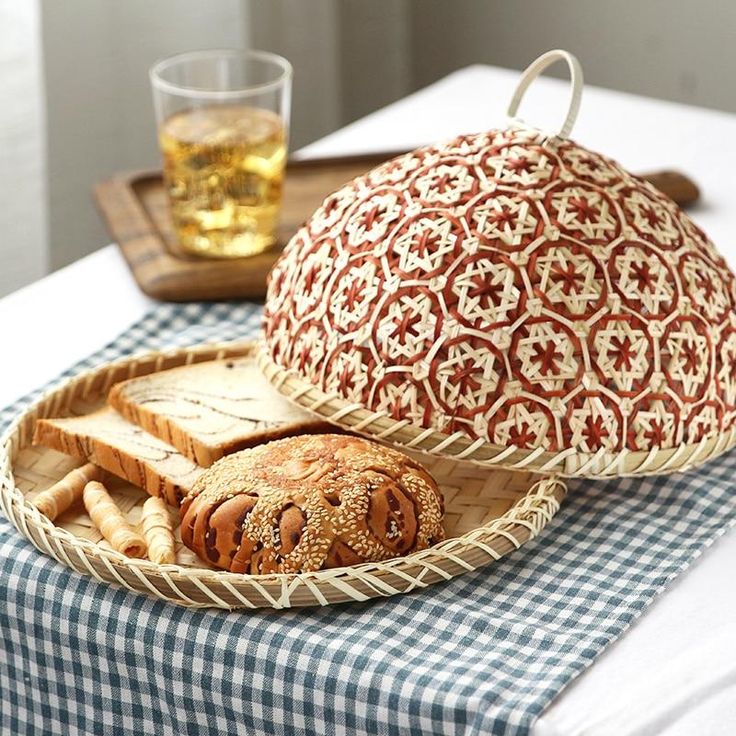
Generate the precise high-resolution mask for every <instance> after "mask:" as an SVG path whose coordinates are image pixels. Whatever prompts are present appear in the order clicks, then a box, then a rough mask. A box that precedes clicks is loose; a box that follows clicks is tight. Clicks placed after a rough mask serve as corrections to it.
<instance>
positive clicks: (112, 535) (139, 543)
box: [82, 480, 146, 557]
mask: <svg viewBox="0 0 736 736" xmlns="http://www.w3.org/2000/svg"><path fill="white" fill-rule="evenodd" d="M82 497H83V498H84V505H85V507H86V509H87V513H88V514H89V516H90V518H91V519H92V521H93V522H94V524H95V526H96V527H97V528H98V529H99V530H100V532H101V533H102V536H103V537H105V539H107V541H108V542H110V545H111V546H112V548H113V549H115V550H117V551H118V552H122V553H123V554H124V555H127V556H128V557H145V555H146V540H145V539H143V537H142V536H141V535H140V534H138V532H137V531H136V530H135V529H134V528H133V526H132V525H131V524H130V522H129V521H128V520H127V519H126V518H125V517H124V516H123V513H122V511H120V509H119V508H118V506H117V504H116V503H115V501H113V500H112V498H111V497H110V494H109V493H108V492H107V489H106V488H105V486H103V485H102V483H98V482H97V481H95V480H93V481H91V482H90V483H87V485H86V486H85V487H84V493H83V496H82Z"/></svg>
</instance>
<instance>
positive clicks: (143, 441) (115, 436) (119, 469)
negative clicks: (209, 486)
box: [33, 407, 203, 506]
mask: <svg viewBox="0 0 736 736" xmlns="http://www.w3.org/2000/svg"><path fill="white" fill-rule="evenodd" d="M33 442H34V444H37V445H44V446H45V447H51V448H53V449H54V450H59V451H60V452H64V453H66V454H67V455H73V456H75V457H80V458H83V459H85V460H89V461H90V462H93V463H94V464H95V465H99V466H100V467H102V468H104V469H105V470H109V471H110V472H111V473H113V474H114V475H117V476H119V477H120V478H124V479H125V480H127V481H130V482H131V483H133V484H134V485H136V486H138V487H139V488H143V489H144V490H145V491H147V492H148V493H150V494H151V495H152V496H160V497H161V498H163V499H164V500H165V501H166V502H167V503H169V504H171V505H172V506H179V503H180V501H181V499H182V498H183V497H184V496H185V495H186V494H187V493H188V492H189V491H190V490H191V488H192V485H193V484H194V481H195V480H196V479H197V478H198V477H199V476H200V475H201V474H202V472H203V468H200V467H199V466H198V465H196V464H195V463H193V462H192V461H191V460H190V459H189V458H188V457H184V455H182V454H181V453H180V452H178V451H177V450H176V448H174V447H171V445H167V444H166V443H165V442H162V441H161V440H160V439H158V438H157V437H153V436H152V435H150V434H148V432H145V431H144V430H142V429H141V428H140V427H137V426H136V425H135V424H131V423H130V422H129V421H127V420H126V419H124V418H123V417H121V416H120V414H118V413H117V412H116V411H114V410H113V409H111V408H109V407H104V408H103V409H99V410H98V411H95V412H93V413H92V414H86V415H85V416H80V417H69V418H63V419H39V420H38V421H37V422H36V429H35V434H34V437H33Z"/></svg>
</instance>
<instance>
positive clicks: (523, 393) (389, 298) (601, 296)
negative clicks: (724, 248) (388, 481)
mask: <svg viewBox="0 0 736 736" xmlns="http://www.w3.org/2000/svg"><path fill="white" fill-rule="evenodd" d="M558 59H564V60H565V61H567V63H568V65H569V66H570V69H571V72H572V84H571V88H572V101H571V104H570V109H569V113H568V117H567V119H566V121H565V124H564V126H563V128H562V131H561V132H560V133H559V134H549V133H545V132H543V131H541V130H538V129H536V128H533V127H530V126H529V125H526V124H525V123H523V122H522V121H520V120H519V119H517V118H514V117H513V116H514V115H515V113H516V109H517V107H518V104H519V101H520V99H521V97H522V95H523V93H524V91H525V90H526V88H527V86H528V85H529V83H530V82H531V81H532V79H533V78H534V77H535V76H536V75H537V74H539V73H540V71H542V70H543V69H544V68H545V67H546V66H548V65H549V64H550V63H552V62H554V61H556V60H558ZM581 86H582V74H581V72H580V68H579V65H578V63H577V61H576V60H575V59H574V57H572V56H571V55H569V54H567V53H566V52H559V51H555V52H550V53H549V54H546V55H545V56H543V57H541V58H540V59H538V60H537V62H535V63H534V64H532V66H531V67H529V69H527V71H526V72H525V73H524V75H523V77H522V80H521V83H520V85H519V88H518V90H517V93H516V95H515V96H514V99H513V101H512V105H511V107H510V114H511V116H512V119H511V121H510V123H509V125H508V127H506V128H503V129H499V130H491V131H488V132H485V133H480V134H476V135H461V136H458V137H457V138H455V139H453V140H451V141H448V142H446V143H443V144H439V145H432V146H426V147H424V148H420V149H418V150H416V151H414V152H412V153H409V154H407V155H403V156H400V157H398V158H395V159H393V160H391V161H389V162H387V163H386V164H384V165H382V166H379V167H378V168H376V169H374V170H373V171H371V172H369V173H368V174H366V175H365V176H361V177H358V178H357V179H355V180H353V181H351V182H350V183H348V184H347V185H345V186H344V187H343V188H341V189H339V190H338V191H336V192H335V193H334V194H332V195H331V196H330V197H328V198H327V199H326V200H325V202H324V204H323V205H322V206H321V207H320V208H319V209H318V210H317V211H316V212H315V213H314V215H313V217H312V218H311V219H310V220H309V221H308V222H307V223H306V224H305V226H304V227H303V228H302V229H301V230H300V231H299V232H298V233H297V234H296V235H295V236H294V238H293V239H292V240H291V242H290V243H289V245H288V247H287V248H286V250H285V252H284V255H283V256H282V258H281V259H280V261H279V262H278V263H277V264H276V266H275V268H274V270H273V271H272V274H271V277H270V286H269V291H268V298H267V303H266V311H265V333H266V340H267V354H266V355H265V356H264V357H263V359H262V367H263V368H264V370H265V371H266V373H267V375H268V376H269V377H270V379H271V380H272V382H273V383H274V384H275V385H277V386H278V387H279V388H280V390H281V391H282V392H283V393H286V394H287V395H289V396H291V397H292V398H293V399H294V400H296V401H298V402H299V403H300V404H302V405H304V406H307V407H309V408H311V409H313V410H315V411H317V412H318V413H320V414H322V415H323V416H326V417H328V418H331V419H332V420H333V421H337V422H339V423H341V424H343V425H347V426H351V427H353V428H354V429H358V430H360V431H362V432H364V433H366V434H368V435H373V436H380V437H383V438H385V439H390V440H392V441H393V442H395V443H398V444H403V445H404V446H409V447H417V448H420V449H422V450H425V451H429V452H436V453H440V454H444V455H452V456H455V457H464V458H468V459H471V460H475V461H477V462H483V463H490V464H502V465H506V466H509V467H515V468H519V467H525V468H533V469H535V470H539V471H545V472H550V471H554V472H562V473H566V474H572V475H591V476H595V475H611V474H623V473H652V472H663V471H669V470H676V469H682V468H685V467H688V466H692V465H695V464H697V463H700V462H703V461H705V460H706V459H708V458H709V457H712V456H714V455H715V454H718V453H720V452H722V451H724V450H726V449H728V448H729V447H731V446H732V445H733V444H734V440H735V438H736V430H735V427H736V311H735V309H734V305H735V304H736V301H735V299H736V296H735V294H736V292H735V285H734V276H733V274H732V272H731V271H730V270H729V268H728V267H727V265H726V263H725V262H724V260H723V258H722V257H721V256H720V255H719V254H718V252H717V251H716V249H715V247H714V245H713V244H712V243H711V242H710V240H708V238H707V237H706V235H705V234H704V233H703V232H702V231H701V230H700V229H699V228H698V227H697V226H696V225H695V224H694V223H693V221H692V220H691V219H690V218H689V217H688V216H687V215H686V214H685V213H684V212H682V211H681V210H680V209H679V207H678V206H677V205H676V204H675V203H674V202H672V201H671V200H670V199H668V198H667V197H666V196H665V195H663V194H661V193H660V192H659V191H657V190H656V189H655V188H654V187H652V186H651V185H650V184H648V183H647V182H645V181H643V180H641V179H639V178H637V177H635V176H633V175H632V174H630V173H628V172H627V171H626V170H625V169H623V168H622V167H621V166H620V165H619V164H617V163H616V162H614V161H612V160H611V159H609V158H607V157H605V156H603V155H601V154H598V153H595V152H592V151H589V150H587V149H585V148H583V147H582V146H580V145H578V144H576V143H573V142H572V141H571V140H569V139H568V138H567V135H568V133H569V131H570V129H571V127H572V124H573V122H574V119H575V116H576V114H577V109H578V106H579V102H580V93H581Z"/></svg>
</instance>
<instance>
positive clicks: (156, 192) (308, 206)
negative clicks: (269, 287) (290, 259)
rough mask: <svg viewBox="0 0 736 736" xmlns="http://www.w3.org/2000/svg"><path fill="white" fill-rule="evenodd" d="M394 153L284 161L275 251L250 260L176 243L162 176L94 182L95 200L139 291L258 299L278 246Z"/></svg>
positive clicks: (130, 175)
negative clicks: (190, 250) (191, 250)
mask: <svg viewBox="0 0 736 736" xmlns="http://www.w3.org/2000/svg"><path fill="white" fill-rule="evenodd" d="M399 153H401V152H400V151H399V152H394V153H391V152H384V153H375V154H367V155H360V156H347V157H344V158H329V159H313V160H309V161H290V162H289V163H288V165H287V167H286V180H285V186H284V201H283V204H282V210H281V224H280V227H279V230H278V235H277V245H276V247H274V248H273V249H272V250H270V251H268V252H267V253H261V254H259V255H256V256H250V257H248V258H234V259H227V258H226V259H222V258H201V257H197V256H192V255H188V254H187V253H185V252H183V251H182V250H181V249H180V248H179V245H178V243H177V241H176V235H175V233H174V228H173V223H172V221H171V212H170V210H169V203H168V199H167V194H166V189H165V188H164V183H163V179H162V175H161V172H160V171H124V172H121V173H119V174H116V175H115V176H113V177H112V178H111V179H108V180H106V181H103V182H101V183H99V184H98V185H97V186H96V187H95V189H94V197H95V201H96V203H97V206H98V208H99V210H100V213H101V214H102V216H103V218H104V219H105V222H106V223H107V226H108V229H109V231H110V234H111V235H112V237H113V238H114V239H115V240H116V242H117V243H118V244H119V246H120V249H121V250H122V252H123V255H124V256H125V260H126V261H127V262H128V265H129V266H130V270H131V271H132V272H133V276H134V277H135V280H136V281H137V282H138V286H140V288H141V290H142V291H143V292H144V293H145V294H148V296H151V297H153V298H154V299H161V300H162V301H172V302H185V301H208V300H210V301H214V300H220V299H262V298H263V297H264V296H265V293H266V276H267V275H268V272H269V271H270V270H271V266H273V264H274V262H275V261H276V259H277V258H278V257H279V255H280V253H281V250H282V249H283V247H284V245H286V243H287V242H288V241H289V239H290V238H291V236H292V235H293V234H294V233H295V232H296V231H297V230H298V229H299V227H301V225H302V223H304V221H305V220H306V219H307V218H308V217H309V216H310V215H311V214H312V212H314V210H316V209H317V207H319V205H320V204H321V203H322V200H323V199H324V198H325V197H326V196H327V195H328V194H329V193H330V192H332V191H334V190H335V189H337V188H338V187H340V186H342V185H343V184H344V183H345V182H348V181H350V180H351V179H353V178H355V177H356V176H360V175H361V174H363V173H365V172H366V171H369V170H370V169H372V168H373V167H374V166H377V165H378V164H380V163H382V162H383V161H386V160H387V159H389V158H391V157H393V156H397V155H399Z"/></svg>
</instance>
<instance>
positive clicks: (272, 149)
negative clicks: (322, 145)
mask: <svg viewBox="0 0 736 736" xmlns="http://www.w3.org/2000/svg"><path fill="white" fill-rule="evenodd" d="M159 139H160V144H161V151H162V153H163V158H164V178H165V180H166V185H167V187H168V191H169V197H170V200H171V210H172V214H173V217H174V225H175V227H176V231H177V234H178V236H179V243H180V245H181V246H182V247H183V248H184V249H185V250H187V251H189V252H192V253H196V254H198V255H203V256H211V257H212V256H214V257H222V258H234V257H239V256H249V255H254V254H256V253H261V252H262V251H264V250H266V249H267V248H268V247H269V246H271V245H272V244H273V242H274V240H275V231H276V225H277V223H278V215H279V208H280V204H281V192H282V187H283V178H284V165H285V162H286V145H287V144H286V131H285V129H284V125H283V122H282V120H281V119H280V118H279V116H278V115H276V114H275V113H273V112H269V111H268V110H259V109H256V108H252V107H246V106H243V105H218V106H212V107H202V108H198V109H194V110H186V111H184V112H180V113H177V114H176V115H173V116H172V117H170V118H169V119H168V120H166V121H165V122H164V124H163V126H162V127H161V130H160V132H159Z"/></svg>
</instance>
